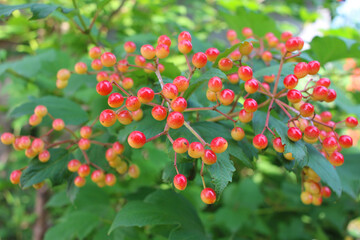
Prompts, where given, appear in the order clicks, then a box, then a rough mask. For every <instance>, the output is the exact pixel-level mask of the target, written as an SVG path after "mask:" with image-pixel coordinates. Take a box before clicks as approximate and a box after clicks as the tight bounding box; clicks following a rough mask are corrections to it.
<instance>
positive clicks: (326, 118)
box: [320, 111, 332, 123]
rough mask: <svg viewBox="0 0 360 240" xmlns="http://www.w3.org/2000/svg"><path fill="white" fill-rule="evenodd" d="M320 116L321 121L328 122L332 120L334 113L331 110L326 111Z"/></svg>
mask: <svg viewBox="0 0 360 240" xmlns="http://www.w3.org/2000/svg"><path fill="white" fill-rule="evenodd" d="M320 117H321V121H323V122H324V123H327V122H329V121H331V119H332V114H331V112H329V111H325V112H322V113H321V114H320Z"/></svg>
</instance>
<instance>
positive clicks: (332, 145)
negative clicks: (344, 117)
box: [322, 137, 338, 152]
mask: <svg viewBox="0 0 360 240" xmlns="http://www.w3.org/2000/svg"><path fill="white" fill-rule="evenodd" d="M322 144H323V148H324V149H325V150H326V151H328V152H333V151H335V150H336V149H337V148H338V142H337V140H336V138H335V137H326V138H325V139H324V140H323V142H322Z"/></svg>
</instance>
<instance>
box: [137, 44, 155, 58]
mask: <svg viewBox="0 0 360 240" xmlns="http://www.w3.org/2000/svg"><path fill="white" fill-rule="evenodd" d="M140 53H141V55H142V56H143V57H144V58H146V59H153V58H154V57H155V54H156V51H155V49H154V47H153V46H151V45H149V44H146V45H143V46H141V49H140Z"/></svg>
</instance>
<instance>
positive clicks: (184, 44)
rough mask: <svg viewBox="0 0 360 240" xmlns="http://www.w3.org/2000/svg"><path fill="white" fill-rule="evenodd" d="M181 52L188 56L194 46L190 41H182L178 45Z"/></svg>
mask: <svg viewBox="0 0 360 240" xmlns="http://www.w3.org/2000/svg"><path fill="white" fill-rule="evenodd" d="M178 49H179V52H181V53H182V54H188V53H189V52H191V50H192V44H191V41H189V40H182V41H180V42H179V44H178Z"/></svg>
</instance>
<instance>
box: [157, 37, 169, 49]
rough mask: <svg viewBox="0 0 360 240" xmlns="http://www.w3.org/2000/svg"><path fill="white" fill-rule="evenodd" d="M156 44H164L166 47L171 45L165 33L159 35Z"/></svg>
mask: <svg viewBox="0 0 360 240" xmlns="http://www.w3.org/2000/svg"><path fill="white" fill-rule="evenodd" d="M157 44H158V45H159V44H165V45H167V46H168V47H170V46H171V39H170V38H169V37H168V36H166V35H161V36H160V37H159V38H158V40H157Z"/></svg>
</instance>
